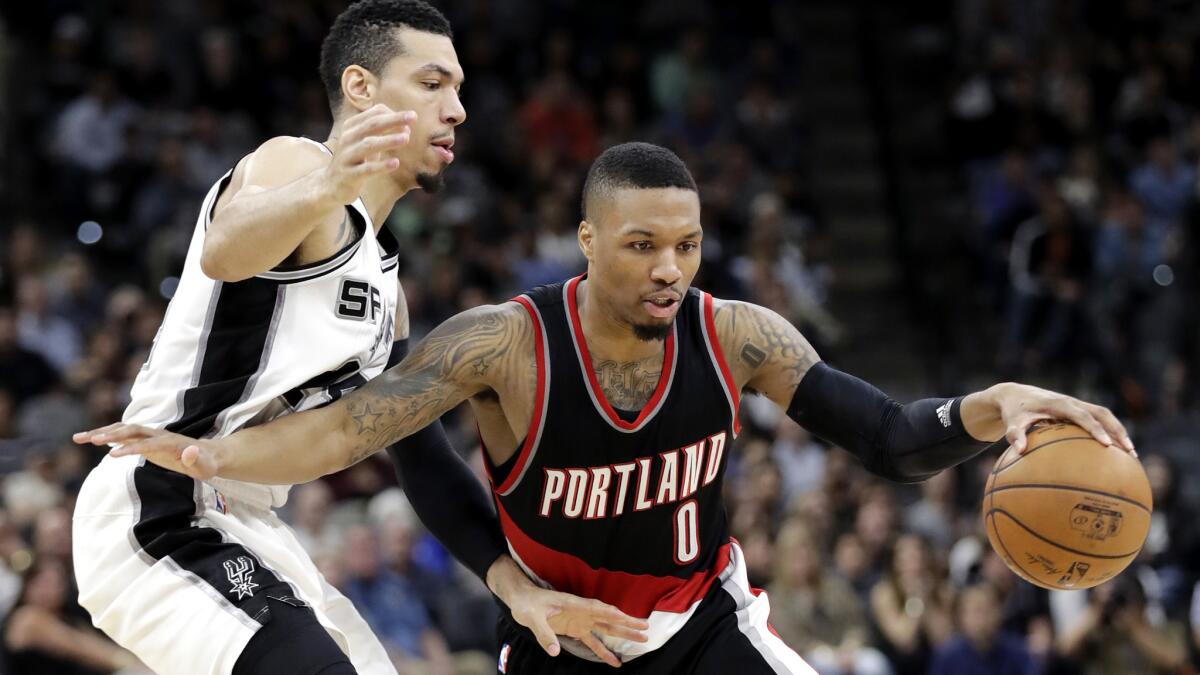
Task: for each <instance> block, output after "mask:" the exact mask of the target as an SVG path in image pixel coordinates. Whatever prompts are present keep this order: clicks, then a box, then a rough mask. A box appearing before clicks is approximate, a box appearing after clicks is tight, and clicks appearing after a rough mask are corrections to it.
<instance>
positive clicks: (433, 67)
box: [417, 63, 466, 83]
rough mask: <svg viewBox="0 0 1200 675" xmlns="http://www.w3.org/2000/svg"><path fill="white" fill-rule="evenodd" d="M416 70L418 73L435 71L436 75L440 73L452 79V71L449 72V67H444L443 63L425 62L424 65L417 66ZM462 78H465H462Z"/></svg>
mask: <svg viewBox="0 0 1200 675" xmlns="http://www.w3.org/2000/svg"><path fill="white" fill-rule="evenodd" d="M417 72H418V73H424V72H434V73H437V74H438V75H441V76H442V77H445V78H447V79H450V80H453V79H454V73H452V72H450V69H448V68H446V67H445V66H443V65H440V64H437V63H426V64H425V65H423V66H421V67H420V68H418V69H417ZM463 79H466V78H463ZM460 83H461V81H460Z"/></svg>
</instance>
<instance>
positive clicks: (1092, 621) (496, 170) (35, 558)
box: [0, 0, 1200, 675]
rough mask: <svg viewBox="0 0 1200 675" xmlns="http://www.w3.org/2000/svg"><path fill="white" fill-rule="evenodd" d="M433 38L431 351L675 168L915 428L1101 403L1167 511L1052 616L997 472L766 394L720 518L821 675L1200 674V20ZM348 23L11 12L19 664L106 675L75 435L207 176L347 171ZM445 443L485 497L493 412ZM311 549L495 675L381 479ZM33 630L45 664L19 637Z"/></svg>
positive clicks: (776, 303) (412, 303)
mask: <svg viewBox="0 0 1200 675" xmlns="http://www.w3.org/2000/svg"><path fill="white" fill-rule="evenodd" d="M434 4H436V5H437V6H439V8H440V9H441V10H442V11H443V12H444V13H445V14H446V15H447V17H448V18H449V19H450V21H451V23H452V25H453V27H454V31H455V44H456V46H457V49H458V54H459V58H460V60H461V62H462V64H463V67H464V69H465V71H466V75H467V83H466V85H465V87H464V89H463V98H464V102H465V105H466V108H467V110H468V112H469V117H470V119H469V120H468V122H467V124H465V125H464V126H463V127H460V128H459V133H458V143H457V145H456V146H455V151H456V153H457V154H458V160H457V161H456V162H455V164H454V165H453V167H451V169H450V170H449V171H448V172H447V179H448V181H447V189H446V190H444V191H443V193H441V194H439V195H437V196H436V197H429V196H426V195H424V194H421V193H412V194H410V195H409V196H407V197H405V198H404V199H403V200H402V201H401V202H400V203H399V204H398V205H397V207H396V209H395V210H394V211H393V213H392V215H391V218H390V219H389V221H388V226H389V227H390V228H392V229H393V230H394V231H395V232H396V233H397V234H398V235H399V236H400V237H401V239H402V241H403V242H404V246H403V253H402V258H401V265H402V267H401V277H402V281H403V284H404V288H405V291H406V294H407V298H408V306H409V311H410V313H411V315H412V322H413V327H414V329H413V333H414V337H419V336H421V335H422V334H424V333H425V332H426V331H428V330H429V329H430V328H431V327H432V326H434V325H436V324H437V323H439V322H440V321H441V320H443V319H445V318H447V317H448V316H450V315H451V314H453V313H455V312H457V311H459V310H462V309H465V308H468V307H472V306H475V305H477V304H480V303H484V302H491V301H497V300H503V299H506V298H508V297H510V296H511V295H512V294H514V293H515V292H517V291H519V290H521V289H524V288H526V287H529V286H533V285H535V284H539V283H543V282H549V281H557V280H560V279H562V278H564V277H566V276H568V275H573V274H576V273H578V272H580V271H581V270H582V263H583V260H582V257H581V256H580V254H579V251H578V249H577V247H576V244H575V229H576V226H577V224H578V221H579V206H578V204H579V195H580V188H581V184H582V179H583V176H584V173H585V171H586V169H587V167H588V164H589V163H590V161H591V160H592V158H594V157H595V156H596V155H597V154H598V152H599V151H601V150H602V149H604V148H605V147H608V146H609V145H612V144H614V143H618V142H622V141H627V140H635V139H637V140H648V141H653V142H657V143H662V144H665V145H667V146H669V147H671V148H672V149H674V150H675V151H676V152H677V153H679V154H680V155H681V156H682V157H683V158H684V160H685V161H686V162H687V163H688V165H689V166H690V167H691V169H692V171H693V172H694V174H695V176H696V178H697V181H698V183H699V185H700V195H701V199H702V202H703V209H704V210H703V220H704V225H705V242H704V251H703V253H704V258H705V263H704V265H703V267H702V269H701V274H700V276H699V278H698V279H697V282H696V283H697V285H699V286H701V287H703V288H705V289H706V290H708V291H711V292H712V293H714V294H715V295H717V296H720V297H727V298H740V299H746V300H750V301H753V302H756V303H760V304H764V305H767V306H770V307H772V308H774V309H776V310H778V311H779V312H781V313H782V314H784V315H785V316H787V317H789V318H790V319H791V320H793V321H794V322H795V323H796V324H797V325H798V326H801V327H802V329H803V330H804V331H805V333H806V335H807V336H808V337H809V339H810V340H811V341H812V342H813V343H814V345H816V347H817V349H818V350H819V351H820V353H821V354H822V356H823V357H824V358H826V359H827V360H829V361H830V362H832V363H833V364H835V365H837V366H838V367H840V368H842V369H844V370H847V371H849V372H852V373H854V374H856V375H859V376H861V377H863V378H865V379H867V380H869V381H872V382H874V383H876V384H878V385H880V386H881V387H883V388H884V389H885V390H886V391H888V392H889V393H890V394H892V395H893V396H894V397H896V398H897V399H899V400H910V399H912V398H917V397H923V396H929V395H936V394H945V395H950V394H957V393H962V392H966V391H969V390H973V389H977V388H982V387H985V386H987V385H989V384H991V383H994V382H996V381H1000V380H1004V379H1018V380H1021V381H1025V382H1029V383H1035V384H1040V385H1043V386H1048V387H1051V388H1055V389H1058V390H1061V391H1065V392H1069V393H1073V394H1075V395H1078V396H1081V397H1083V398H1087V399H1089V400H1092V401H1095V402H1099V403H1103V404H1105V405H1108V406H1110V407H1112V408H1113V410H1114V411H1116V412H1117V413H1118V414H1119V415H1120V416H1121V417H1122V419H1123V420H1124V421H1125V422H1126V423H1127V424H1128V425H1129V427H1130V428H1131V430H1132V431H1133V435H1134V440H1135V442H1136V443H1137V444H1138V449H1139V451H1140V454H1141V457H1142V461H1143V463H1144V465H1145V467H1146V469H1147V472H1148V474H1149V476H1150V479H1151V482H1152V485H1153V488H1154V499H1155V507H1156V512H1155V515H1154V522H1153V526H1152V529H1151V533H1150V537H1149V539H1148V541H1147V543H1146V546H1145V548H1144V550H1143V553H1142V555H1141V556H1140V558H1139V559H1138V561H1137V562H1135V563H1134V565H1133V566H1132V567H1131V568H1130V570H1129V571H1128V572H1126V573H1125V574H1124V575H1123V576H1122V577H1120V578H1119V579H1118V580H1117V581H1115V582H1112V583H1110V584H1108V585H1107V586H1104V587H1101V588H1099V589H1096V590H1094V591H1091V592H1064V593H1057V592H1056V593H1047V592H1045V591H1042V590H1039V589H1036V588H1034V587H1032V586H1030V585H1029V584H1026V583H1024V582H1022V581H1019V580H1018V579H1017V578H1016V577H1014V576H1013V575H1012V574H1011V573H1010V572H1009V571H1008V569H1007V568H1006V567H1005V566H1004V565H1003V563H1001V562H1000V560H999V559H998V558H997V557H996V556H995V555H994V554H993V553H992V552H991V550H990V548H989V546H988V545H987V543H986V539H985V538H984V537H983V532H982V528H981V523H980V518H979V515H978V502H979V495H980V492H981V486H982V482H983V481H982V475H983V474H985V473H986V472H987V470H988V469H989V468H990V465H991V463H992V462H993V461H994V459H995V455H994V454H992V455H987V456H983V457H980V458H979V459H977V460H976V461H973V462H971V463H969V464H967V465H964V466H961V467H959V468H958V469H957V470H954V471H948V472H945V473H943V474H941V475H940V476H938V477H936V478H934V479H933V480H930V481H928V482H927V483H925V484H923V485H921V486H912V487H910V486H899V485H894V484H889V483H886V482H882V481H880V480H877V479H874V478H872V477H870V476H869V475H867V474H865V473H864V471H863V470H862V468H861V467H860V466H859V465H858V464H857V463H856V462H855V460H853V459H852V458H851V457H850V455H849V454H847V453H845V452H842V451H839V450H836V449H831V448H829V447H827V446H826V445H825V444H823V443H821V442H820V441H817V440H814V439H813V438H811V437H810V436H809V435H808V434H807V433H806V432H804V431H803V430H801V429H799V428H798V427H797V426H796V425H794V424H793V423H792V422H791V421H790V420H787V419H786V418H781V417H780V415H779V414H778V413H777V412H776V411H775V410H774V409H773V408H772V406H770V405H763V403H765V402H764V401H761V400H756V399H753V398H751V399H748V400H747V401H746V402H745V404H744V406H743V414H744V417H745V419H744V420H743V423H744V426H745V429H746V432H745V433H743V434H742V436H741V437H740V439H739V446H740V447H739V448H738V452H736V453H734V454H733V455H732V456H731V457H730V468H729V473H728V481H727V488H728V494H727V501H726V503H727V506H728V510H729V512H730V519H731V523H732V527H733V533H734V535H735V536H736V537H737V538H738V539H739V540H740V541H741V542H742V545H743V547H744V548H745V551H746V555H747V559H748V563H749V565H750V570H751V582H752V583H753V584H755V585H757V586H765V587H766V588H767V589H768V590H769V592H770V594H771V595H770V597H771V605H772V623H773V625H774V627H775V628H776V629H777V630H778V631H779V633H780V635H781V636H782V637H783V638H784V639H785V640H786V641H787V642H788V643H789V644H790V645H792V646H793V647H794V648H795V649H796V650H797V651H799V652H800V653H801V654H802V655H804V656H805V658H807V659H808V660H809V661H810V663H812V664H813V665H814V666H815V667H816V668H817V669H818V670H819V671H820V672H821V673H822V675H828V674H841V675H850V674H852V673H854V674H858V675H887V674H892V675H911V674H924V673H931V674H936V675H948V674H951V673H985V672H986V673H996V674H1009V673H1012V674H1023V673H1079V674H1093V673H1097V674H1100V673H1103V674H1109V673H1111V674H1117V673H1131V674H1132V673H1136V674H1141V673H1163V674H1166V673H1190V672H1195V665H1196V664H1198V663H1200V659H1198V654H1200V648H1198V647H1200V593H1198V592H1197V589H1198V588H1200V587H1197V585H1196V583H1197V579H1198V575H1197V571H1198V570H1197V568H1198V567H1200V529H1198V527H1200V526H1198V525H1197V519H1196V518H1195V517H1194V516H1193V513H1194V512H1195V511H1194V502H1195V501H1196V498H1197V497H1198V496H1200V495H1198V493H1200V482H1198V481H1193V480H1189V479H1188V478H1187V477H1188V476H1196V475H1197V471H1198V470H1200V452H1197V450H1200V442H1198V441H1197V438H1198V432H1200V387H1198V384H1197V382H1198V381H1197V378H1196V377H1195V373H1196V369H1197V367H1198V366H1200V326H1198V323H1200V312H1197V311H1196V309H1197V306H1196V301H1197V298H1198V296H1197V284H1198V280H1197V269H1198V264H1197V263H1198V262H1200V246H1198V242H1200V239H1198V235H1200V212H1198V209H1197V196H1198V190H1197V187H1198V169H1200V166H1198V163H1200V86H1198V85H1200V53H1198V52H1197V47H1198V43H1197V38H1198V37H1200V5H1197V4H1196V3H1193V2H1189V1H1187V0H1110V1H1108V2H1086V1H1085V0H957V1H952V0H942V1H940V2H935V1H925V2H920V3H886V2H865V1H864V2H829V1H816V2H785V1H776V2H769V1H766V0H742V1H740V2H737V3H723V2H701V1H698V0H648V1H645V2H633V1H629V0H622V1H611V2H574V1H571V0H554V1H545V2H542V1H538V0H435V2H434ZM344 5H345V2H344V0H311V1H310V0H274V1H271V2H266V1H262V2H248V1H242V0H195V1H184V0H180V1H178V2H175V1H173V2H156V1H154V0H89V1H84V0H44V1H42V2H5V3H3V5H0V88H2V90H3V94H2V95H0V507H2V508H0V618H2V619H3V621H2V623H0V628H2V629H3V630H2V631H0V645H2V646H0V652H3V653H13V652H14V651H29V650H33V651H42V652H45V653H46V654H47V655H48V656H49V657H52V658H57V657H55V656H54V655H55V650H56V647H55V645H56V644H58V643H56V642H55V639H58V638H61V636H64V635H69V636H73V639H88V640H97V641H99V642H98V644H97V647H96V648H97V649H108V650H112V649H115V647H113V646H112V645H111V644H107V643H105V642H104V640H103V638H102V636H100V635H99V634H98V633H95V632H94V631H93V632H91V633H89V632H88V631H89V630H90V629H89V622H88V620H87V617H86V616H85V615H84V614H83V612H82V610H81V609H80V608H79V607H78V606H77V605H76V603H75V600H74V591H73V588H72V587H73V582H72V579H71V574H70V569H71V561H70V555H71V545H70V514H71V511H72V508H73V500H74V495H75V493H76V491H77V488H78V486H79V484H80V482H81V481H82V479H83V476H84V475H85V474H86V472H87V471H88V470H89V468H90V467H91V466H93V465H94V464H95V463H96V462H97V461H99V458H100V457H99V451H97V450H94V449H91V448H88V449H85V448H79V447H75V446H73V445H71V444H70V442H69V440H68V438H69V434H70V433H71V432H72V431H76V430H80V429H84V428H88V427H91V426H95V425H100V424H104V423H108V422H111V421H114V420H116V419H118V418H119V417H120V416H121V413H122V410H123V408H124V405H125V403H126V400H127V397H128V390H129V387H130V384H131V382H132V379H133V376H134V375H135V374H136V372H137V371H138V369H139V367H140V366H141V364H142V362H143V361H144V359H145V356H146V353H147V350H148V349H149V347H150V343H151V341H152V339H153V338H154V335H155V331H156V330H157V327H158V325H159V323H160V322H161V320H162V316H163V311H164V309H165V307H166V305H167V302H168V301H169V299H170V297H171V295H172V293H173V291H174V289H175V286H176V284H177V282H178V278H177V275H178V273H179V270H180V268H181V266H182V262H183V259H184V254H185V252H186V246H187V242H188V240H189V237H190V235H191V232H192V228H193V226H194V223H195V218H196V213H197V209H198V207H199V204H200V201H201V198H202V196H203V194H204V192H205V191H206V190H207V189H208V187H209V186H210V185H211V184H212V182H213V181H214V180H215V179H216V178H218V177H219V176H220V175H221V174H222V173H224V172H225V171H226V170H227V169H228V168H230V167H231V166H233V165H234V164H235V163H236V162H237V160H238V159H239V158H240V157H241V156H243V155H244V154H246V153H248V152H250V151H251V150H252V149H253V148H254V147H256V146H257V145H258V144H259V143H261V142H262V141H264V140H265V139H267V138H269V137H271V136H274V135H279V134H287V135H307V136H309V137H312V138H316V139H324V138H325V137H326V135H327V132H328V127H329V123H330V118H329V113H328V108H327V104H326V100H325V96H324V93H323V90H322V87H321V85H320V83H319V81H318V78H317V74H316V66H317V57H318V51H319V45H320V42H321V39H322V37H323V36H324V34H325V32H326V29H327V27H328V26H329V25H330V23H331V22H332V19H333V17H334V16H336V14H337V13H338V12H339V11H340V10H341V9H342V8H343V7H344ZM446 422H447V428H448V430H449V431H450V432H451V435H452V440H453V441H454V443H455V445H456V447H457V448H458V450H459V451H460V452H462V453H463V454H464V455H465V456H467V457H468V458H470V460H471V461H472V462H474V464H475V465H476V466H477V467H478V466H479V449H478V447H477V437H476V436H475V434H474V431H473V427H474V425H473V422H472V421H471V420H470V419H469V411H468V412H464V411H460V412H458V413H456V414H453V415H450V416H448V417H447V419H446ZM298 450H299V451H303V449H298ZM283 515H284V517H285V519H286V520H287V521H288V522H289V523H291V524H292V526H293V527H294V528H295V529H296V530H297V532H298V533H299V534H300V535H301V537H302V538H303V540H304V541H305V542H306V544H307V545H308V546H309V548H310V551H311V553H312V554H313V556H314V557H315V559H316V560H317V561H318V563H319V564H320V566H321V568H322V569H323V571H324V572H325V574H326V576H327V577H328V578H329V579H330V580H331V581H332V582H333V583H334V584H335V585H337V586H339V587H340V588H342V589H343V590H344V591H345V592H346V594H347V595H348V596H349V597H351V598H352V599H353V600H354V601H355V602H356V604H357V605H358V606H359V608H360V610H361V611H362V612H363V614H364V615H365V616H366V618H367V619H368V621H369V623H371V625H372V626H373V628H374V629H375V631H376V633H377V634H378V635H379V637H380V638H381V639H382V640H383V641H384V643H385V644H387V646H388V647H389V649H390V650H391V651H392V653H393V655H394V658H395V660H396V662H397V664H398V666H399V667H400V668H401V670H402V672H406V673H409V672H411V673H438V674H446V673H453V672H456V671H457V672H462V673H468V672H485V673H486V672H494V668H495V660H494V659H495V657H494V651H495V645H494V644H493V635H494V629H493V623H492V619H493V616H494V612H495V609H494V607H493V606H492V604H491V600H490V596H489V595H488V594H487V591H486V589H484V588H483V586H482V584H480V583H479V582H478V581H477V580H476V579H474V578H473V577H472V576H471V575H470V574H469V573H467V572H465V570H464V569H462V568H461V567H459V566H457V565H456V564H455V563H454V562H453V561H452V560H451V559H450V558H449V557H448V556H447V554H446V553H445V551H444V550H443V549H442V548H441V547H440V545H439V544H438V543H437V542H436V540H434V539H432V538H431V537H430V536H429V535H428V534H427V533H425V532H424V531H423V530H422V528H421V526H420V523H419V522H418V521H417V520H416V519H415V518H414V516H413V514H412V511H411V508H410V507H408V505H407V502H406V500H405V498H404V495H403V491H402V490H400V489H399V488H398V487H396V485H395V479H394V477H393V473H392V470H391V468H390V466H389V465H388V464H387V461H386V460H385V459H383V458H376V459H375V460H371V461H368V462H365V463H363V464H360V465H358V466H356V467H354V468H353V469H351V470H349V471H347V472H344V473H342V474H339V475H336V476H331V477H329V478H328V479H325V480H321V481H318V482H315V483H312V484H308V485H304V486H301V487H298V488H296V489H295V490H293V492H292V497H291V501H290V503H289V505H288V507H287V508H286V509H285V512H284V513H283ZM29 607H33V608H36V612H35V613H36V615H37V616H39V617H40V621H41V622H40V623H38V624H37V629H36V630H33V631H32V633H31V632H30V631H29V630H26V629H24V628H25V627H27V626H28V622H14V621H12V620H11V619H12V617H13V616H15V615H17V614H19V613H21V612H22V610H23V609H26V608H29ZM26 613H28V612H26ZM18 628H21V629H18ZM48 636H54V639H52V638H51V637H48ZM59 663H60V665H58V666H56V667H55V668H54V669H52V670H47V671H45V672H53V673H55V674H56V675H57V674H60V673H68V672H77V673H93V672H109V671H108V670H105V669H103V668H97V666H98V664H97V663H91V664H86V663H79V664H74V665H70V666H69V668H74V669H75V670H69V669H68V665H64V664H62V663H61V662H59ZM0 668H3V666H0ZM0 672H7V671H3V670H0ZM14 675H40V673H21V674H14Z"/></svg>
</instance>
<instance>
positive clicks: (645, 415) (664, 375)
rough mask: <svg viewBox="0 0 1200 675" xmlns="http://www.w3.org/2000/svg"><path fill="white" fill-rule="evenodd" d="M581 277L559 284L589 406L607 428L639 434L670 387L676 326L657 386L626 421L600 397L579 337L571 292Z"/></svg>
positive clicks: (665, 350)
mask: <svg viewBox="0 0 1200 675" xmlns="http://www.w3.org/2000/svg"><path fill="white" fill-rule="evenodd" d="M584 276H586V275H580V276H577V277H575V278H574V279H571V280H570V281H568V282H567V283H566V284H564V285H563V296H564V299H565V301H566V305H567V315H568V316H569V317H570V319H571V340H572V342H574V343H575V355H576V356H577V357H578V358H579V367H580V369H581V370H582V371H583V376H584V377H583V379H584V383H585V385H586V387H587V390H588V394H589V395H590V396H591V399H592V403H593V404H595V406H596V410H597V412H599V413H600V416H601V417H603V418H604V419H605V420H606V421H607V422H608V423H609V425H611V426H612V427H613V428H614V429H616V430H618V431H624V432H627V433H629V432H634V431H639V430H641V428H642V427H644V426H646V423H647V422H648V421H650V418H652V417H654V415H655V414H656V413H657V412H658V411H659V409H660V408H662V404H663V402H664V401H665V399H666V394H667V392H668V391H669V390H670V388H671V383H672V382H673V381H674V380H675V363H676V362H678V361H679V358H678V345H677V340H676V335H675V334H676V326H675V324H674V323H673V322H672V324H671V332H670V333H668V334H667V340H666V344H665V346H664V347H663V364H662V372H661V373H659V375H658V386H657V387H655V389H654V395H652V396H651V397H650V400H649V401H647V402H646V405H644V406H642V410H641V412H640V413H639V414H638V417H637V419H636V420H634V421H633V422H626V421H625V420H623V419H621V417H620V416H619V415H617V412H616V411H615V410H613V407H612V405H611V404H610V403H609V402H608V398H606V397H605V396H604V390H603V389H601V388H600V382H599V381H598V380H597V379H596V371H595V369H594V368H592V356H591V354H590V353H589V352H588V347H587V337H586V336H585V335H584V334H583V324H582V323H581V322H580V320H579V303H578V301H577V300H576V298H575V289H576V288H577V287H578V286H579V282H580V281H582V280H583V278H584Z"/></svg>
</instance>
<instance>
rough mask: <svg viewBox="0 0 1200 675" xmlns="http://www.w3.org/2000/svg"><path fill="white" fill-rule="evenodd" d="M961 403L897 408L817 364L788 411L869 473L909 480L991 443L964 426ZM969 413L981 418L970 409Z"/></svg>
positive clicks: (938, 402) (949, 401) (873, 390)
mask: <svg viewBox="0 0 1200 675" xmlns="http://www.w3.org/2000/svg"><path fill="white" fill-rule="evenodd" d="M967 398H970V397H967ZM962 401H963V399H922V400H919V401H914V402H912V403H908V404H905V405H901V404H899V403H897V402H896V401H894V400H892V399H891V398H890V397H889V396H888V395H887V394H885V393H883V392H882V391H880V390H879V389H878V388H877V387H875V386H873V385H871V384H869V383H867V382H864V381H863V380H860V379H858V378H857V377H854V376H852V375H848V374H846V373H843V372H841V371H838V370H835V369H833V368H830V367H829V366H828V365H826V364H824V363H818V364H815V365H814V366H812V368H810V369H809V371H808V373H807V374H805V376H804V379H802V380H801V381H800V384H799V385H798V386H797V387H796V391H795V393H794V394H793V396H792V400H791V403H790V404H789V405H788V408H787V411H788V415H789V416H790V417H791V418H792V419H793V420H795V421H796V422H797V423H799V424H800V425H801V426H803V427H805V428H806V429H808V430H809V431H811V432H812V433H814V434H816V435H817V436H820V437H821V438H824V439H825V440H827V441H830V442H832V443H835V444H837V445H839V446H841V447H843V448H845V449H846V450H849V451H850V452H851V453H853V454H854V455H855V456H857V457H858V458H859V459H860V460H861V461H862V462H863V465H864V466H865V467H866V468H867V470H869V471H871V472H872V473H875V474H877V475H880V476H883V477H885V478H888V479H891V480H896V481H903V482H911V481H920V480H924V479H926V478H928V477H930V476H932V475H933V474H935V473H937V472H939V471H942V470H944V469H948V468H950V467H952V466H955V465H957V464H961V463H962V462H965V461H967V460H968V459H970V458H972V457H974V456H975V455H977V454H979V453H980V452H982V451H983V450H984V449H985V448H987V446H988V445H989V441H982V440H979V439H978V438H977V437H975V436H973V435H972V434H970V433H968V431H967V430H966V429H965V428H964V423H963V420H962V419H961V414H962V413H961V409H962ZM976 403H978V401H976ZM972 411H973V413H972V414H974V415H976V416H977V418H982V417H983V416H984V415H983V412H982V411H980V410H977V409H976V408H975V406H974V405H973V407H972ZM976 421H978V420H976ZM984 421H986V420H984Z"/></svg>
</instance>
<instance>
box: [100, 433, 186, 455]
mask: <svg viewBox="0 0 1200 675" xmlns="http://www.w3.org/2000/svg"><path fill="white" fill-rule="evenodd" d="M183 447H184V446H182V445H180V443H179V441H178V440H176V439H174V438H171V437H170V436H152V437H150V438H144V439H142V440H137V441H133V442H130V443H125V444H124V445H121V446H120V447H117V448H113V449H112V450H111V451H109V453H108V454H109V455H112V456H113V457H127V456H129V455H146V456H151V455H162V454H167V455H169V456H170V457H171V458H172V459H177V458H178V457H179V454H180V452H182V450H183Z"/></svg>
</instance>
